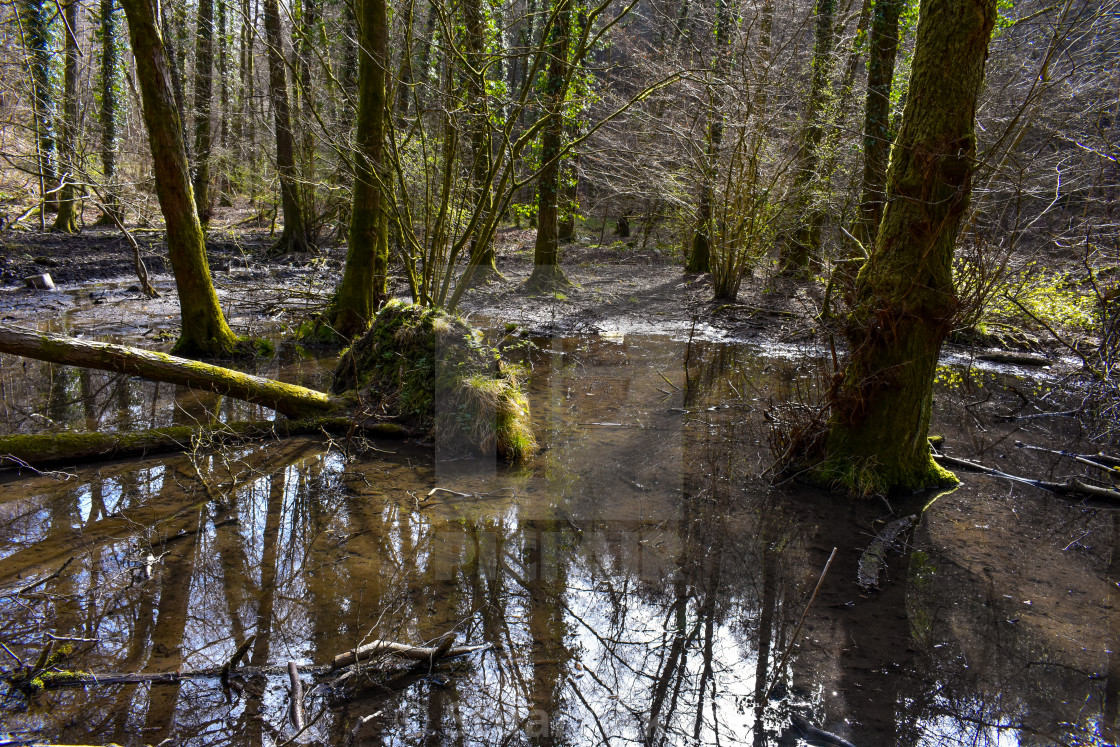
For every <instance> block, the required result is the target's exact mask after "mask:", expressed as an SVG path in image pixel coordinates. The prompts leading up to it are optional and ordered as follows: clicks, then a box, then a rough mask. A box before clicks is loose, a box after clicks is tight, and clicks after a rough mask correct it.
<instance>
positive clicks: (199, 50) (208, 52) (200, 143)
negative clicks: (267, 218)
mask: <svg viewBox="0 0 1120 747" xmlns="http://www.w3.org/2000/svg"><path fill="white" fill-rule="evenodd" d="M213 69H214V0H198V28H197V32H196V35H195V52H194V182H193V184H194V199H195V204H196V205H197V206H198V218H199V220H200V221H202V224H203V225H206V223H208V222H209V221H210V213H211V202H212V200H211V197H210V150H211V141H212V138H211V132H210V99H211V96H212V94H213V91H214V75H213Z"/></svg>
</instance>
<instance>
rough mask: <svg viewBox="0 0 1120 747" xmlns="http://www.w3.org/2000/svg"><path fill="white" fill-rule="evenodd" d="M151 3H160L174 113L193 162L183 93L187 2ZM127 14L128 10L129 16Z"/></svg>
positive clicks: (160, 20)
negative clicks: (177, 3) (176, 115)
mask: <svg viewBox="0 0 1120 747" xmlns="http://www.w3.org/2000/svg"><path fill="white" fill-rule="evenodd" d="M151 2H153V3H157V8H156V10H157V11H158V15H159V23H158V28H159V30H160V32H161V33H162V34H163V39H164V40H166V41H161V43H162V44H163V45H164V50H165V51H164V61H165V63H166V65H167V72H168V79H169V80H170V82H171V94H172V97H173V98H174V101H175V113H176V114H178V115H179V136H180V137H181V138H182V139H183V152H184V153H186V154H187V163H190V160H191V152H190V146H191V145H192V144H193V142H192V141H191V140H189V139H188V138H187V115H186V100H185V98H184V95H183V75H184V74H185V72H186V67H187V19H186V12H187V11H186V5H185V4H179V5H176V4H174V3H173V2H171V0H151ZM122 4H123V0H122ZM127 13H128V12H127V11H125V14H126V15H127Z"/></svg>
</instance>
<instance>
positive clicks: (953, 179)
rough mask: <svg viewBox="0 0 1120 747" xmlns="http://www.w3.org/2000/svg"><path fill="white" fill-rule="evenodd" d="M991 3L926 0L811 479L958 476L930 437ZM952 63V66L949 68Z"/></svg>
mask: <svg viewBox="0 0 1120 747" xmlns="http://www.w3.org/2000/svg"><path fill="white" fill-rule="evenodd" d="M995 6H996V0H922V5H921V9H920V19H921V20H920V22H919V26H918V36H917V42H916V46H915V51H914V63H913V72H912V74H911V78H910V98H909V100H908V101H907V104H906V111H905V112H904V114H903V118H902V127H901V130H900V132H899V134H898V140H897V142H896V143H895V146H894V150H893V152H892V157H891V166H890V173H889V174H888V177H887V208H886V212H885V213H884V215H883V221H882V224H881V225H880V227H879V234H878V237H877V239H876V241H875V247H874V250H873V251H872V253H871V257H870V259H869V260H868V261H867V264H865V265H864V267H863V269H862V270H861V271H860V273H859V276H858V277H857V279H856V291H855V292H856V298H857V301H856V306H855V308H854V309H853V310H852V312H851V314H850V315H849V327H848V329H847V330H846V335H847V337H848V341H849V344H850V347H851V351H852V352H851V357H850V360H849V361H848V365H847V367H846V368H845V370H844V374H843V377H842V378H841V379H840V380H839V381H838V383H837V385H836V387H835V390H834V392H833V395H832V396H833V400H832V415H831V418H830V421H829V432H828V437H827V441H826V443H825V452H826V454H825V460H824V462H823V463H822V464H820V465H818V467H817V468H816V475H817V478H818V479H819V480H820V481H821V482H824V483H826V484H829V485H834V486H842V487H843V488H845V489H847V490H848V491H849V492H851V493H853V494H860V495H869V494H873V493H886V492H889V491H891V490H919V489H923V488H929V487H935V486H939V485H944V484H948V483H952V482H955V478H954V477H953V476H952V475H951V474H950V473H948V472H947V471H945V470H944V469H943V468H941V467H939V466H938V465H937V464H936V463H935V462H934V461H933V458H932V457H931V456H930V450H929V444H928V442H927V440H926V438H927V435H928V432H929V418H930V411H931V409H932V400H933V375H934V370H935V368H936V366H937V357H938V354H939V353H940V351H941V343H942V342H943V341H944V339H945V335H946V334H948V332H949V329H950V326H951V324H952V318H953V312H954V310H955V308H956V293H955V290H954V287H953V271H952V263H953V249H954V245H955V243H956V239H957V232H958V230H959V228H960V222H961V218H962V216H963V214H964V213H965V211H966V210H967V208H968V203H969V197H970V195H971V191H972V182H971V175H972V171H973V168H974V167H975V164H974V159H975V153H976V135H975V117H976V99H977V96H978V95H979V92H980V88H981V86H982V84H983V81H984V63H985V61H986V59H987V52H988V41H989V39H990V38H991V31H992V27H993V25H994V23H995V17H996V7H995ZM946 60H952V61H953V64H952V65H946V64H945V61H946Z"/></svg>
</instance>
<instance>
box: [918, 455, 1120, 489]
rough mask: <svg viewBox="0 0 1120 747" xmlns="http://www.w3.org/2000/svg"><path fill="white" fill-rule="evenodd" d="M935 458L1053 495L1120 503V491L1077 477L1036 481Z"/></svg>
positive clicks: (964, 461) (963, 461)
mask: <svg viewBox="0 0 1120 747" xmlns="http://www.w3.org/2000/svg"><path fill="white" fill-rule="evenodd" d="M933 458H934V459H935V460H937V461H938V462H939V463H940V464H941V465H942V466H945V467H959V468H961V469H967V470H972V471H973V472H980V473H982V474H985V475H991V476H992V477H1002V478H1003V479H1005V480H1012V481H1014V482H1021V483H1025V484H1027V485H1033V486H1035V487H1036V488H1042V489H1043V490H1049V491H1050V492H1052V493H1057V494H1059V495H1081V496H1085V497H1089V498H1103V499H1105V500H1109V501H1120V491H1116V490H1111V489H1109V488H1102V487H1098V486H1097V485H1090V484H1089V483H1087V482H1084V481H1082V480H1079V479H1078V478H1076V477H1071V478H1069V479H1068V480H1066V481H1065V482H1050V481H1048V480H1035V479H1032V478H1030V477H1022V476H1021V475H1012V474H1010V473H1007V472H1003V471H1001V470H998V469H994V468H992V467H987V466H985V465H983V464H980V463H979V462H973V461H970V460H968V459H959V458H957V457H951V456H948V455H946V454H937V453H934V455H933Z"/></svg>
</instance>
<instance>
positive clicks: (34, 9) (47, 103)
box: [20, 0, 58, 210]
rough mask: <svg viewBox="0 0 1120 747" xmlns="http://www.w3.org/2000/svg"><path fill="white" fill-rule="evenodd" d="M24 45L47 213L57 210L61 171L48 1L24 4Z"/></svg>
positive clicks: (25, 1)
mask: <svg viewBox="0 0 1120 747" xmlns="http://www.w3.org/2000/svg"><path fill="white" fill-rule="evenodd" d="M20 7H21V10H22V14H23V23H24V37H23V43H24V45H25V47H26V48H27V53H28V54H27V56H28V61H27V67H28V71H29V72H30V75H31V104H32V108H33V109H34V114H35V137H36V141H37V142H36V148H37V150H38V152H39V153H38V155H39V180H40V188H41V190H42V194H40V198H41V199H42V201H43V205H44V207H45V208H46V209H48V210H54V209H57V207H58V203H57V200H58V195H57V193H56V187H57V186H58V171H57V169H56V166H57V158H56V145H57V144H56V143H55V139H54V95H53V86H52V85H51V55H52V54H53V50H52V45H51V30H50V17H51V14H52V13H53V8H49V7H48V6H47V4H46V2H45V0H23V2H21V3H20Z"/></svg>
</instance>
